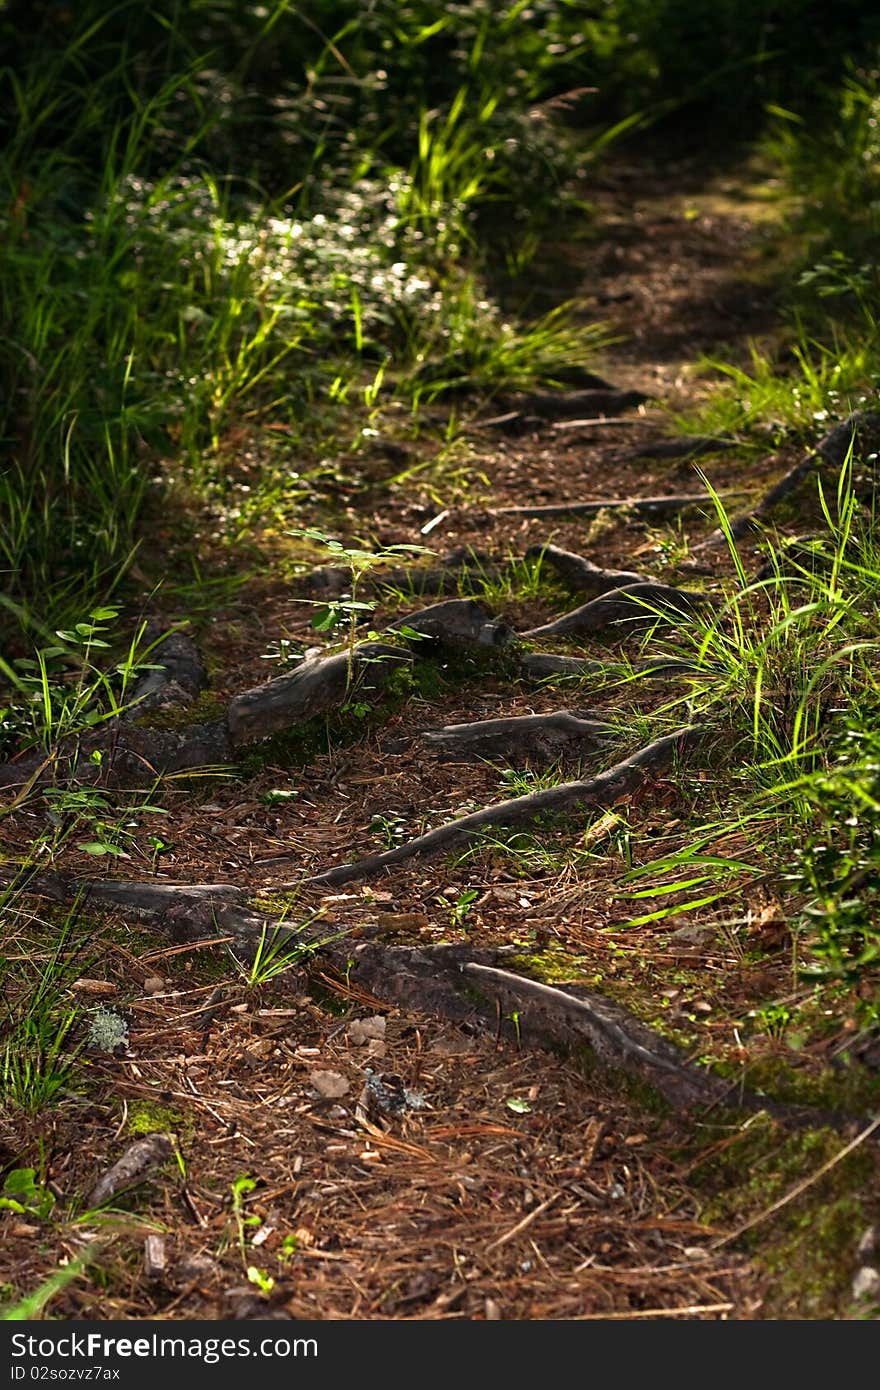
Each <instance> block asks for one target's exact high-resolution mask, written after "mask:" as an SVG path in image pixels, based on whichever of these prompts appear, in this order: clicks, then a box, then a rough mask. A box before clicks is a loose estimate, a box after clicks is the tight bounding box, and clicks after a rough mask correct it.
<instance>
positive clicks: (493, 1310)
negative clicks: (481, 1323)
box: [484, 1298, 501, 1322]
mask: <svg viewBox="0 0 880 1390" xmlns="http://www.w3.org/2000/svg"><path fill="white" fill-rule="evenodd" d="M484 1310H485V1314H486V1321H487V1322H500V1321H501V1309H500V1307H499V1306H498V1304H497V1303H496V1302H495V1300H494V1298H487V1299H486V1302H485V1305H484Z"/></svg>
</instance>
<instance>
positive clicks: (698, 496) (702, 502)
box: [490, 492, 740, 518]
mask: <svg viewBox="0 0 880 1390" xmlns="http://www.w3.org/2000/svg"><path fill="white" fill-rule="evenodd" d="M739 495H740V494H739V493H738V492H722V493H719V494H718V496H719V497H736V496H739ZM709 501H710V498H709V496H708V494H707V493H705V492H688V493H677V494H675V495H674V496H670V497H604V498H602V499H601V500H598V501H589V502H553V503H551V504H547V505H546V506H545V505H539V504H536V505H535V506H531V505H526V506H521V507H492V508H490V512H491V515H492V516H522V517H536V518H541V517H545V516H595V515H596V514H597V513H598V512H609V511H610V512H615V511H622V512H637V513H640V514H641V515H643V516H663V515H665V514H666V513H668V512H680V511H683V510H684V509H685V508H686V507H698V506H699V507H705V506H706V505H707V504H708V503H709Z"/></svg>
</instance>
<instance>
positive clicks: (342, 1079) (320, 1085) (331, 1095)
mask: <svg viewBox="0 0 880 1390" xmlns="http://www.w3.org/2000/svg"><path fill="white" fill-rule="evenodd" d="M309 1081H310V1082H311V1084H312V1086H314V1088H315V1090H316V1091H317V1092H318V1095H319V1096H323V1097H324V1099H325V1100H336V1099H337V1097H339V1096H344V1095H346V1094H347V1092H348V1091H349V1090H350V1089H351V1082H350V1081H349V1079H348V1077H347V1076H343V1075H342V1073H341V1072H338V1071H313V1072H310V1073H309Z"/></svg>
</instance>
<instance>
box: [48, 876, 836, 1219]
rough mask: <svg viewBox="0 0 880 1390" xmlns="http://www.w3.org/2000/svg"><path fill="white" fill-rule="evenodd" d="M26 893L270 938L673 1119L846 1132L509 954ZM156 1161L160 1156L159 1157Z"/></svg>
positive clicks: (182, 900)
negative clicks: (641, 1088) (722, 1115)
mask: <svg viewBox="0 0 880 1390" xmlns="http://www.w3.org/2000/svg"><path fill="white" fill-rule="evenodd" d="M24 886H25V891H27V892H29V893H32V894H35V895H37V896H40V897H48V898H50V899H52V900H53V901H56V902H61V903H64V904H66V905H71V904H76V903H79V904H81V905H82V906H84V907H88V908H94V907H98V908H105V909H108V910H112V911H115V912H118V913H122V914H124V915H125V916H126V917H129V918H131V917H134V918H135V919H136V920H137V921H139V922H142V923H148V924H149V925H150V926H151V927H152V928H153V929H154V930H157V931H160V932H162V933H164V934H165V935H166V936H168V937H169V938H170V939H171V940H172V941H174V942H177V943H183V942H203V943H205V944H215V945H220V944H228V945H230V946H232V948H233V949H234V952H235V954H236V956H238V957H239V958H240V959H241V960H242V961H245V962H246V961H252V960H253V959H254V958H255V956H256V953H257V951H258V949H259V945H260V943H261V942H262V941H265V939H266V935H267V933H268V934H269V936H270V938H271V941H272V945H273V948H274V947H276V946H278V947H279V948H280V949H282V950H285V949H287V950H291V951H296V950H297V949H301V950H302V952H303V960H304V961H305V960H307V959H308V958H309V957H310V956H315V957H316V958H321V959H326V960H327V961H328V962H329V963H330V964H331V965H332V967H333V968H335V969H336V970H337V971H339V972H340V974H343V975H344V976H345V978H346V979H349V980H352V979H353V980H354V981H356V983H357V984H358V986H360V988H362V989H365V990H368V991H369V992H370V993H371V994H373V995H374V996H375V997H376V998H377V999H379V1000H380V1001H381V1002H383V1003H386V1004H391V1005H394V1006H396V1007H400V1008H405V1009H411V1010H415V1011H418V1012H420V1013H432V1014H435V1015H439V1016H440V1017H442V1018H447V1019H451V1020H453V1021H455V1022H469V1023H470V1024H471V1025H477V1026H480V1027H482V1028H484V1029H488V1028H493V1029H494V1030H495V1031H496V1032H497V1033H498V1034H499V1035H504V1036H505V1037H507V1038H508V1039H509V1040H511V1041H516V1043H517V1044H518V1045H520V1046H522V1045H531V1044H538V1045H542V1044H544V1045H546V1044H548V1043H549V1044H551V1045H556V1046H560V1045H561V1046H564V1047H572V1046H584V1045H586V1046H588V1047H589V1048H590V1049H591V1051H592V1052H593V1053H594V1054H595V1056H596V1057H597V1059H598V1060H599V1061H600V1062H601V1063H602V1064H603V1065H604V1066H606V1067H608V1068H609V1069H611V1070H615V1071H621V1072H623V1073H625V1074H628V1075H630V1076H633V1077H635V1078H637V1079H638V1080H640V1081H642V1082H644V1083H647V1084H648V1085H650V1086H651V1087H652V1088H654V1089H655V1090H656V1091H658V1092H659V1093H660V1094H661V1095H662V1096H663V1097H664V1099H665V1100H666V1101H667V1102H668V1103H669V1104H670V1105H672V1106H674V1107H675V1108H676V1109H680V1110H690V1109H692V1108H694V1107H705V1106H711V1107H716V1106H723V1107H730V1108H732V1109H734V1110H736V1111H738V1112H743V1111H749V1110H753V1111H758V1110H765V1111H767V1112H768V1113H769V1114H771V1115H773V1116H774V1117H776V1118H778V1119H780V1120H781V1121H782V1122H783V1123H787V1124H790V1125H798V1126H801V1125H828V1124H831V1125H836V1126H838V1127H841V1126H842V1125H843V1124H844V1123H846V1122H848V1120H849V1118H850V1117H846V1116H840V1115H836V1114H828V1113H827V1112H824V1111H818V1110H811V1109H809V1108H807V1107H799V1106H795V1105H789V1104H786V1103H780V1102H773V1101H769V1100H768V1099H767V1098H766V1097H764V1096H760V1095H755V1094H754V1093H751V1092H749V1091H746V1090H744V1089H743V1088H741V1087H739V1086H736V1085H733V1086H731V1085H730V1084H729V1083H728V1082H726V1081H724V1080H723V1079H722V1078H720V1077H717V1076H715V1075H713V1074H712V1073H711V1072H709V1071H706V1070H705V1069H704V1068H702V1067H699V1066H697V1065H695V1064H694V1063H692V1062H691V1061H689V1060H688V1058H687V1057H686V1056H685V1055H684V1053H683V1052H682V1051H681V1050H680V1049H679V1048H677V1047H676V1046H675V1045H674V1044H673V1043H671V1042H669V1041H667V1040H666V1039H665V1038H663V1037H661V1036H660V1035H659V1034H658V1033H656V1032H655V1031H654V1030H653V1029H652V1028H650V1027H649V1026H648V1025H646V1024H644V1023H642V1022H641V1021H640V1020H639V1019H637V1018H636V1017H635V1016H634V1015H633V1014H631V1013H629V1011H628V1010H626V1009H624V1008H623V1007H622V1006H621V1005H619V1004H616V1003H614V1002H613V1001H611V1000H610V999H607V998H605V996H603V995H600V994H597V993H595V992H594V991H592V990H586V989H583V988H581V987H580V986H576V985H570V986H567V987H565V988H563V987H560V986H551V985H545V984H542V983H540V982H538V981H536V980H533V979H531V978H529V977H527V976H522V975H519V974H515V973H513V972H512V971H511V970H509V969H504V968H501V963H502V962H504V961H506V960H509V959H510V958H511V957H515V955H516V948H514V947H500V948H495V949H488V950H481V949H479V948H476V947H474V946H472V945H471V944H470V943H462V944H457V945H439V946H421V947H412V946H391V945H387V944H385V943H384V942H381V941H377V940H358V939H357V938H358V937H359V936H360V937H363V936H364V935H365V934H368V933H370V930H371V929H370V928H369V927H366V928H364V927H361V928H359V929H358V931H357V932H356V933H349V932H346V931H345V930H344V928H341V929H338V930H337V929H335V928H333V927H325V928H324V929H323V930H322V929H321V928H320V927H318V928H315V927H309V928H302V929H297V928H295V927H289V926H287V925H285V924H284V923H283V922H281V921H280V920H279V919H278V918H276V917H273V916H270V915H268V914H264V913H262V912H260V911H258V910H256V909H254V908H253V907H251V906H249V905H248V903H247V901H246V895H245V893H244V892H243V891H242V890H241V889H238V888H235V887H233V886H232V885H229V884H192V885H183V884H144V883H137V882H102V881H78V880H76V879H73V878H71V877H70V876H68V875H66V874H55V873H49V874H38V875H33V876H32V877H31V878H30V879H29V880H28V881H27V883H26V885H24ZM377 929H378V928H377ZM126 1153H127V1154H129V1153H130V1162H129V1163H128V1164H127V1165H126V1171H125V1172H123V1171H122V1163H121V1162H120V1164H117V1165H115V1167H114V1168H113V1169H111V1170H110V1171H109V1173H107V1174H105V1176H104V1178H103V1179H102V1180H101V1181H102V1182H103V1183H105V1184H108V1190H107V1194H108V1195H109V1194H110V1189H111V1188H112V1190H117V1188H118V1186H119V1185H120V1184H121V1183H122V1182H124V1181H128V1180H129V1177H130V1176H133V1175H135V1173H136V1171H140V1169H141V1166H142V1161H143V1163H148V1162H151V1161H152V1160H153V1158H154V1157H156V1153H154V1151H153V1149H152V1148H149V1147H148V1148H145V1149H144V1150H143V1151H141V1150H139V1149H135V1148H132V1149H131V1150H130V1151H129V1150H127V1151H126ZM163 1155H164V1149H162V1150H161V1152H159V1155H158V1156H159V1157H160V1158H161V1157H162V1156H163ZM129 1170H130V1171H129ZM114 1184H115V1186H114Z"/></svg>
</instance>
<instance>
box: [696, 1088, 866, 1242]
mask: <svg viewBox="0 0 880 1390" xmlns="http://www.w3.org/2000/svg"><path fill="white" fill-rule="evenodd" d="M876 1129H880V1115H876V1116H875V1117H874V1119H873V1120H872V1121H871V1123H870V1124H869V1125H866V1126H865V1128H864V1129H863V1130H862V1131H861V1133H860V1134H857V1135H856V1137H855V1139H853V1140H851V1142H850V1143H849V1144H845V1145H844V1147H843V1148H842V1149H841V1150H840V1152H839V1153H836V1154H835V1155H834V1157H833V1158H829V1160H828V1162H827V1163H823V1164H822V1166H821V1168H817V1169H816V1171H815V1173H811V1174H810V1176H809V1177H808V1178H803V1179H802V1181H801V1182H798V1183H795V1185H794V1187H792V1188H791V1189H790V1190H789V1191H788V1192H786V1194H785V1196H784V1197H780V1198H779V1200H778V1201H776V1202H773V1203H771V1205H770V1206H769V1207H765V1208H764V1210H763V1211H761V1212H759V1213H758V1215H757V1216H753V1217H751V1218H750V1220H748V1221H744V1222H743V1223H742V1225H741V1226H737V1228H736V1230H734V1231H730V1232H729V1233H728V1234H727V1235H726V1236H721V1237H719V1239H718V1240H713V1241H712V1244H711V1247H710V1248H711V1249H712V1250H717V1249H718V1248H719V1247H720V1246H722V1245H728V1244H729V1243H730V1241H732V1240H738V1239H739V1237H740V1236H741V1235H743V1234H744V1233H745V1232H746V1231H750V1230H751V1229H752V1227H753V1226H758V1225H760V1223H761V1222H762V1221H766V1220H767V1218H768V1217H770V1216H773V1215H774V1213H775V1212H777V1211H779V1210H780V1209H781V1208H782V1207H785V1206H788V1203H789V1202H793V1201H794V1199H795V1197H799V1196H800V1195H801V1193H802V1192H806V1190H807V1188H808V1187H812V1186H813V1183H815V1182H818V1181H819V1179H820V1178H824V1176H825V1174H826V1173H830V1172H831V1169H832V1168H835V1167H836V1166H837V1164H838V1163H840V1161H841V1159H844V1158H846V1156H847V1155H848V1154H851V1153H852V1151H853V1149H857V1148H858V1147H859V1145H860V1144H864V1142H865V1140H866V1139H869V1138H870V1137H871V1135H872V1134H873V1133H874V1131H875V1130H876Z"/></svg>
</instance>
